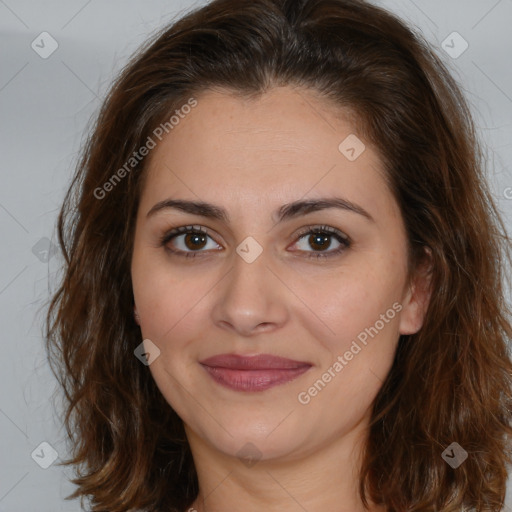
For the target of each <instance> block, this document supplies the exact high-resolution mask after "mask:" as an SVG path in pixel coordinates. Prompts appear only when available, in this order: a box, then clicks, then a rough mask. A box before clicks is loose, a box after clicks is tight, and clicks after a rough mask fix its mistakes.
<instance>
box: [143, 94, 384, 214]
mask: <svg viewBox="0 0 512 512" xmlns="http://www.w3.org/2000/svg"><path fill="white" fill-rule="evenodd" d="M196 99H197V106H195V107H194V108H193V109H191V110H190V111H189V113H188V114H186V115H182V116H181V118H180V120H179V122H178V123H177V124H176V125H174V126H173V128H172V129H171V130H169V133H167V134H164V135H163V137H162V140H161V141H159V142H158V141H157V145H156V147H155V149H154V150H153V152H152V154H151V160H150V161H149V166H148V169H147V172H148V175H147V180H146V186H145V190H144V193H143V200H144V198H147V197H148V196H150V197H151V199H152V200H153V202H155V201H157V200H162V199H164V198H165V197H166V196H168V195H169V194H170V193H171V192H173V193H174V192H176V193H179V194H185V195H187V196H191V198H195V199H197V198H201V199H202V200H205V201H208V202H213V203H218V202H219V198H220V197H222V198H224V199H225V200H226V201H227V202H228V203H229V202H231V203H237V204H238V206H239V207H243V206H250V205H252V206H254V207H255V208H256V207H258V206H259V207H260V208H261V207H263V202H264V201H265V200H266V199H268V200H269V201H271V202H272V201H274V202H275V204H276V205H277V204H278V203H284V202H287V201H293V200H297V199H298V198H301V197H304V196H306V195H307V196H308V197H315V195H316V196H318V197H320V196H321V197H325V196H326V195H329V193H333V192H336V194H335V195H339V194H340V193H343V195H344V196H346V197H347V198H348V199H350V200H353V201H354V202H357V201H360V202H365V203H367V204H372V205H373V207H374V209H375V207H377V208H378V207H380V208H384V209H388V210H389V209H390V208H391V207H392V206H393V205H392V204H391V203H390V201H391V202H392V198H391V194H390V193H389V191H388V190H387V185H386V182H385V179H384V175H383V173H384V171H383V163H382V162H381V160H380V158H379V156H378V153H377V151H376V150H375V149H374V148H373V147H372V146H371V145H370V144H369V143H368V142H367V141H363V140H362V139H361V138H360V137H358V136H357V134H356V133H355V127H354V126H353V124H352V123H351V122H350V121H349V119H350V116H349V115H348V114H349V112H348V111H347V112H346V114H347V115H344V112H343V109H337V110H334V109H333V106H332V104H331V103H328V102H327V101H326V100H323V99H321V98H320V97H319V96H318V95H315V94H313V93H312V92H311V91H308V90H304V89H297V88H291V87H280V88H275V89H272V90H270V91H269V92H267V93H265V94H263V95H262V96H261V97H259V98H257V99H247V98H242V97H240V96H238V95H235V94H232V93H229V92H227V91H225V92H222V91H207V92H204V93H203V94H201V95H198V96H196ZM187 110H188V109H187ZM347 149H348V150H349V152H348V153H347ZM351 150H353V151H351ZM354 156H355V157H356V158H354ZM349 157H350V158H349ZM194 196H195V197H194ZM149 207H150V206H149Z"/></svg>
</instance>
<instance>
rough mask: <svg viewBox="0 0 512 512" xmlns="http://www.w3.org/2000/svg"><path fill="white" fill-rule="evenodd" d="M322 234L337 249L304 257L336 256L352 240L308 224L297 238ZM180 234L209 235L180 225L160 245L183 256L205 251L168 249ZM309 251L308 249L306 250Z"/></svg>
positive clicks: (348, 245) (195, 227) (163, 237)
mask: <svg viewBox="0 0 512 512" xmlns="http://www.w3.org/2000/svg"><path fill="white" fill-rule="evenodd" d="M319 233H320V234H324V235H330V236H333V237H334V238H335V239H336V240H337V241H338V242H339V243H340V244H341V245H340V247H339V248H338V249H335V250H333V251H329V252H325V251H324V252H312V253H311V254H309V255H308V256H305V257H306V258H316V259H319V258H331V257H334V256H337V255H338V254H340V253H342V252H343V251H345V250H346V249H348V248H349V247H350V246H351V244H352V242H351V240H350V239H349V238H348V237H347V236H346V235H344V234H343V233H342V232H341V231H339V230H337V229H335V228H332V227H330V226H308V227H307V228H304V229H303V230H301V231H300V232H299V233H298V234H297V237H298V240H300V239H301V238H303V237H304V236H306V235H314V234H319ZM182 234H201V235H206V236H208V237H210V235H209V234H208V232H207V231H206V230H204V229H203V228H202V227H200V226H181V227H179V228H175V229H172V230H171V231H168V232H167V233H165V234H164V235H163V236H162V237H161V238H160V246H162V247H164V248H165V249H166V250H167V251H168V252H170V253H172V254H173V255H176V256H180V257H185V258H195V257H197V256H198V254H199V253H201V252H205V251H181V250H176V249H170V248H169V247H167V244H168V243H169V242H170V241H171V240H172V239H173V238H175V237H177V236H179V235H182ZM210 238H211V237H210ZM306 252H309V251H306Z"/></svg>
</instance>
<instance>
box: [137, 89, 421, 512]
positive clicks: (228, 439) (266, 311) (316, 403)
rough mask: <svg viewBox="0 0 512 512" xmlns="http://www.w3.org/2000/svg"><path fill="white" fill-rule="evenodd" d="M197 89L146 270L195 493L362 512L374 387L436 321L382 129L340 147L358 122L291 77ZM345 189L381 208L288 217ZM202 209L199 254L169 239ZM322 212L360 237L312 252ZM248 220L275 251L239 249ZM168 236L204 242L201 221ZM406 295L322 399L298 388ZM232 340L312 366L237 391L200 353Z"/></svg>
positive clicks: (163, 169) (157, 181) (222, 507)
mask: <svg viewBox="0 0 512 512" xmlns="http://www.w3.org/2000/svg"><path fill="white" fill-rule="evenodd" d="M196 98H197V100H198V105H197V106H196V107H195V108H194V109H193V110H192V112H191V113H190V114H188V115H187V116H186V117H185V118H184V119H182V120H181V121H180V123H179V124H178V125H177V126H176V127H175V128H174V129H173V130H172V131H171V132H169V134H168V135H166V137H165V138H163V140H162V142H161V143H159V144H158V145H157V147H156V148H155V149H153V150H152V154H151V155H150V158H151V160H150V161H149V166H148V169H147V171H148V175H147V180H146V182H145V186H144V189H143V192H142V196H141V202H140V205H139V211H138V216H137V224H136V231H135V240H134V249H133V259H132V269H131V270H132V282H133V292H134V300H135V306H136V311H137V313H138V316H139V323H140V327H141V331H142V335H143V338H144V339H150V340H151V341H152V342H153V343H154V344H155V345H156V346H157V347H158V348H159V350H160V355H159V356H158V357H157V358H156V359H155V360H154V362H152V363H151V364H150V366H149V370H150V371H151V373H152V375H153V377H154V379H155V382H156V384H157V386H158V387H159V389H160V390H161V392H162V394H163V395H164V397H165V398H166V400H167V402H168V403H169V404H170V405H171V406H172V407H173V408H174V409H175V410H176V411H177V413H178V414H179V416H180V417H181V418H182V420H183V421H184V423H185V429H186V433H187V436H188V440H189V443H190V446H191V450H192V453H193V457H194V461H195V464H196V468H197V471H198V478H199V485H200V493H199V496H198V499H197V500H196V501H195V502H194V503H193V505H192V506H193V508H194V509H195V510H197V511H199V512H203V511H209V512H235V511H238V510H240V504H241V503H243V508H244V510H245V511H247V512H253V511H254V512H256V511H258V512H260V511H261V510H267V511H278V510H279V511H280V512H283V511H290V512H291V511H298V510H307V511H308V512H320V511H324V510H332V511H334V510H336V511H339V512H349V511H350V512H358V511H361V512H362V511H363V510H365V509H364V508H363V505H362V503H361V500H360V497H359V495H358V491H357V486H358V469H359V463H360V457H361V450H362V447H363V446H364V442H365V438H366V434H367V426H368V421H369V418H370V413H371V406H372V402H373V400H374V398H375V396H376V394H377V393H378V391H379V389H380V388H381V386H382V383H383V381H384V379H385V377H386V375H387V373H388V372H389V370H390V368H391V365H392V361H393V356H394V353H395V350H396V346H397V342H398V339H399V335H400V334H412V333H415V332H417V331H418V330H419V329H420V328H421V325H422V322H423V318H424V314H425V309H426V306H427V303H428V298H429V297H428V291H427V290H428V287H427V285H426V282H425V278H424V277H422V274H420V273H418V274H417V276H416V277H415V278H414V279H413V280H411V281H410V282H408V281H407V275H406V269H407V251H406V234H405V230H404V225H403V220H402V217H401V214H400V210H399V207H398V204H397V203H396V201H395V200H394V198H393V196H392V194H391V192H390V191H389V189H388V187H387V185H386V183H385V181H384V178H383V166H382V162H381V160H380V158H379V155H378V153H377V151H376V149H375V148H373V147H372V146H371V145H370V143H369V142H367V141H364V143H365V145H366V149H365V150H364V151H363V152H362V154H361V155H360V156H359V157H358V158H357V159H356V160H355V161H349V160H348V159H347V158H346V157H345V156H344V155H343V154H342V153H341V152H340V151H339V150H338V146H339V144H340V142H341V141H343V140H344V139H345V138H346V137H347V136H348V135H350V134H354V133H355V132H354V128H353V127H352V126H351V124H350V122H349V121H348V120H347V118H346V116H341V115H340V114H339V113H338V115H335V114H334V110H333V108H332V105H330V104H328V103H327V102H326V100H323V99H321V98H320V97H318V96H317V95H316V94H315V93H313V92H312V91H308V90H305V89H297V88H292V87H290V86H286V87H280V88H274V89H271V90H270V91H268V92H267V93H265V95H264V96H263V97H261V98H259V99H257V100H244V99H240V98H239V97H237V96H234V95H232V94H230V93H228V92H227V91H220V90H217V91H211V90H210V91H207V92H204V93H203V94H201V95H199V96H196ZM334 196H337V197H343V198H345V199H348V200H349V201H351V202H353V203H356V204H357V205H359V206H361V207H362V208H364V209H365V210H366V211H367V212H368V213H369V214H370V215H371V217H372V218H373V220H369V219H367V218H366V217H364V216H363V215H360V214H358V213H355V212H352V211H347V210H342V209H335V208H329V209H324V210H320V211H316V212H313V213H308V214H302V215H300V216H298V217H297V218H292V219H289V220H285V221H283V222H281V223H276V221H275V219H274V218H273V213H274V212H275V211H276V210H277V209H278V208H280V207H281V206H282V205H284V204H286V203H291V202H293V201H296V200H300V199H318V198H321V197H322V198H330V197H334ZM171 197H172V198H173V199H187V200H192V201H199V200H201V201H205V202H208V203H213V204H215V205H217V206H219V207H222V208H224V209H225V210H226V211H227V213H228V215H229V222H228V223H225V222H223V221H220V220H213V219H209V218H204V217H202V216H199V215H195V214H190V213H186V212H183V211H179V210H176V209H170V208H169V209H164V210H160V211H158V212H157V213H155V214H154V215H150V216H149V217H148V216H147V214H148V212H149V211H150V210H151V208H152V207H153V206H154V205H155V204H156V203H158V202H159V201H162V200H165V199H167V198H171ZM189 225H194V226H202V227H204V228H205V229H206V230H207V231H208V234H209V238H208V237H207V238H206V241H207V243H205V244H203V247H202V248H200V249H199V251H202V252H201V254H199V255H198V256H197V257H195V258H184V257H180V256H178V255H174V254H171V253H169V252H167V251H166V250H165V248H164V247H162V246H161V245H160V244H159V239H160V238H161V237H162V236H163V235H164V234H165V233H166V232H168V231H169V230H170V229H171V228H175V227H179V226H189ZM309 226H311V227H315V226H330V227H333V228H337V229H339V230H340V231H341V232H342V233H344V234H345V235H346V236H348V237H349V238H350V239H351V245H350V247H348V248H345V249H344V250H343V251H342V252H341V253H339V254H337V255H334V256H332V257H326V258H320V259H316V258H308V257H307V256H308V255H311V254H315V253H318V252H319V251H318V249H317V250H316V251H315V245H312V244H311V243H308V240H309V241H310V237H309V235H300V236H298V232H299V230H301V228H307V227H309ZM248 236H251V237H253V238H254V239H255V240H256V241H257V242H258V243H259V245H260V246H261V248H262V249H263V251H262V253H261V254H260V255H259V256H258V257H257V258H256V260H255V261H253V262H252V263H248V262H247V261H245V260H244V259H243V258H242V257H240V256H239V255H238V253H237V252H236V248H237V246H238V245H239V244H240V243H241V242H242V241H243V240H245V239H246V238H247V237H248ZM329 240H330V241H331V244H330V245H329ZM167 246H168V247H170V248H174V249H177V250H178V249H181V250H184V251H189V252H193V251H194V246H193V245H192V244H190V243H189V244H188V245H185V235H181V236H178V237H177V238H175V239H173V240H171V241H170V242H168V243H167ZM322 247H323V249H321V251H320V252H322V251H323V252H324V253H328V252H333V251H335V250H336V249H337V248H339V247H340V243H339V242H337V240H336V238H335V237H331V238H328V239H327V241H326V242H325V243H324V245H323V246H322ZM394 303H399V305H401V311H400V312H397V313H396V315H395V316H394V318H393V319H391V320H389V319H388V320H389V321H388V322H386V323H385V326H384V328H382V329H381V330H380V331H379V332H378V334H377V335H376V336H374V337H373V338H369V341H368V343H367V345H366V346H362V350H361V351H360V352H358V353H357V355H354V357H353V358H352V360H350V361H347V363H348V364H347V365H346V366H344V368H343V370H342V371H340V372H339V373H336V376H335V377H334V378H332V379H331V381H330V382H329V383H328V384H327V385H326V386H325V387H324V388H323V389H322V390H321V391H320V392H318V393H317V395H316V396H314V397H312V398H311V400H310V401H309V403H307V404H306V405H304V404H302V403H300V402H299V400H298V395H299V393H301V392H304V391H307V390H308V389H309V388H310V387H311V386H312V385H313V384H314V383H315V382H316V381H317V380H318V379H319V378H321V376H322V374H324V372H326V371H327V369H328V368H330V367H332V366H333V363H334V362H335V361H336V360H337V357H338V356H340V355H341V356H343V354H344V353H345V352H346V351H347V350H349V349H350V346H351V343H352V342H353V340H355V339H356V338H357V335H358V334H359V333H361V332H362V331H364V330H365V328H368V327H370V326H374V325H375V323H376V321H377V320H379V318H381V316H380V315H382V314H385V313H386V311H387V310H389V309H390V308H392V305H393V304H394ZM360 345H361V344H360ZM233 352H234V353H238V354H244V355H253V354H261V353H267V354H273V355H278V356H282V357H287V358H290V359H294V360H298V361H305V362H309V363H310V364H311V365H312V367H311V368H310V370H308V371H307V372H306V373H305V374H303V375H301V376H300V377H299V378H297V379H295V380H293V381H291V382H287V383H285V384H283V385H280V386H277V387H274V388H271V389H269V390H266V391H262V392H249V393H248V392H240V391H233V390H230V389H227V388H224V387H222V386H220V385H219V384H217V383H216V382H214V381H213V380H212V378H211V377H210V376H209V374H208V373H207V372H205V370H204V369H203V368H202V366H201V365H200V364H199V361H201V360H203V359H205V358H207V357H210V356H213V355H217V354H223V353H233ZM249 442H250V443H252V444H253V445H254V446H255V447H256V448H257V450H258V455H257V456H256V459H257V460H256V463H255V464H244V463H243V462H242V461H241V460H240V457H241V454H244V450H245V451H247V450H248V448H247V447H246V444H247V443H249ZM244 446H245V448H243V447H244ZM240 450H242V452H240ZM371 510H372V511H381V510H384V509H383V508H379V507H377V506H375V505H373V504H372V506H371Z"/></svg>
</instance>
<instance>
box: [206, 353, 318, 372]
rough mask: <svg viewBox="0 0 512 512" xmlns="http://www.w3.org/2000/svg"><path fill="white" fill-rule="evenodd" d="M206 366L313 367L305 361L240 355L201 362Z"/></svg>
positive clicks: (255, 367)
mask: <svg viewBox="0 0 512 512" xmlns="http://www.w3.org/2000/svg"><path fill="white" fill-rule="evenodd" d="M200 363H201V364H203V365H205V366H211V367H216V368H228V369H230V370H277V369H281V370H289V369H296V368H304V367H305V366H311V364H310V363H307V362H305V361H295V360H293V359H287V358H285V357H279V356H273V355H271V354H258V355H254V356H242V355H239V354H220V355H217V356H212V357H209V358H207V359H204V360H202V361H200Z"/></svg>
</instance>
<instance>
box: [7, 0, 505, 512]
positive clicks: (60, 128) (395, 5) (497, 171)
mask: <svg viewBox="0 0 512 512" xmlns="http://www.w3.org/2000/svg"><path fill="white" fill-rule="evenodd" d="M202 3H203V2H195V3H192V2H191V1H187V0H181V1H177V0H167V1H166V0H152V1H147V2H142V1H136V0H109V1H101V2H100V1H99V0H89V1H87V0H67V1H64V0H59V1H57V0H47V1H36V0H0V35H1V46H0V48H1V50H0V52H1V56H0V119H1V125H0V130H1V134H0V144H1V154H0V162H1V167H0V169H1V178H2V179H1V187H0V228H1V241H2V243H1V244H0V318H1V321H2V324H1V325H2V344H1V348H2V355H1V357H0V382H1V386H0V434H1V435H0V512H2V511H4V512H6V511H8V512H18V511H19V512H30V511H38V512H57V511H66V512H73V511H79V510H80V507H79V504H78V502H76V501H75V502H69V501H65V500H64V496H65V495H67V494H69V493H70V492H71V490H72V489H73V486H71V484H69V483H68V482H67V476H68V474H69V472H70V470H69V469H66V470H65V469H63V468H62V467H59V466H58V465H57V463H58V460H57V461H56V462H55V463H54V464H52V465H51V466H50V467H49V468H48V469H42V468H41V467H39V465H38V464H36V462H35V461H34V460H33V459H32V458H31V453H32V452H33V451H34V449H36V448H37V447H38V446H39V444H40V443H41V442H43V441H46V442H48V443H49V444H50V445H52V446H53V447H54V448H55V449H56V450H57V452H58V453H59V455H60V458H61V459H63V458H65V455H66V444H65V436H64V431H63V429H62V428H61V426H60V425H59V421H58V419H57V418H56V417H55V414H54V409H53V405H52V396H53V393H54V389H55V381H54V379H53V377H52V375H51V373H50V371H49V369H48V365H47V363H46V355H45V352H44V345H43V341H42V335H41V322H42V318H43V314H44V310H43V309H41V308H42V306H43V305H44V304H45V301H46V299H47V297H48V287H49V286H50V285H52V287H54V285H55V280H54V278H55V276H56V272H57V271H58V269H59V267H60V265H61V257H60V255H59V254H56V255H53V253H52V251H51V247H49V245H48V239H53V240H54V239H55V238H54V223H55V220H56V215H57V211H58V208H59V206H60V203H61V201H62V198H63V194H64V191H65V189H66V187H67V185H68V183H69V180H70V177H71V174H72V169H73V167H74V164H75V163H76V158H77V154H78V151H79V148H80V144H81V142H82V140H83V136H84V133H85V130H86V128H87V126H88V121H89V118H90V116H91V115H92V114H93V113H94V112H95V111H96V110H97V108H98V107H99V105H100V102H101V99H102V98H103V97H104V95H105V92H106V91H107V88H108V85H109V83H110V82H111V80H112V78H113V77H114V76H115V74H116V72H117V71H119V69H120V68H121V67H122V65H123V64H124V63H125V62H126V59H127V58H128V56H129V55H130V54H131V53H132V51H134V50H135V49H136V47H137V46H138V45H139V44H140V43H141V42H142V41H143V40H144V39H145V38H146V37H147V36H148V35H149V34H151V33H152V32H153V31H154V30H155V29H158V28H160V27H161V26H162V25H163V24H164V23H166V22H168V21H171V20H172V19H174V18H175V17H176V16H179V15H180V14H182V13H183V12H184V11H187V10H188V9H189V8H190V7H192V5H201V4H202ZM379 3H380V4H381V5H383V6H384V7H387V8H389V9H390V10H392V11H394V12H396V13H398V14H399V15H401V17H402V18H404V19H405V20H408V21H409V22H410V23H412V24H414V25H416V26H417V27H419V28H420V29H421V31H422V32H423V33H424V34H425V36H426V37H427V39H428V40H429V41H430V42H432V43H433V44H434V45H435V46H436V47H437V48H438V53H440V54H441V55H443V58H444V60H445V61H446V62H447V63H448V64H449V66H450V69H451V70H452V71H453V73H454V74H455V75H456V77H457V78H458V80H459V82H460V83H461V84H462V85H463V87H464V90H465V91H466V94H467V96H468V98H469V100H470V103H471V105H472V107H473V111H474V114H475V117H476V120H477V123H478V126H479V128H480V131H481V136H482V138H483V139H484V141H485V143H486V145H487V152H488V159H489V161H490V164H491V165H490V169H491V174H490V180H491V182H492V187H493V191H494V193H495V196H496V199H497V200H498V203H499V206H500V208H501V210H502V212H503V213H504V215H505V219H506V221H507V224H508V227H509V229H510V225H511V219H512V188H509V187H512V173H511V165H510V164H511V162H512V143H511V140H512V123H511V117H512V71H511V64H512V57H511V50H512V35H511V26H510V23H511V21H512V0H499V1H498V0H428V1H427V0H414V1H413V0H383V1H381V2H379ZM43 31H46V32H48V33H50V34H51V36H52V37H53V38H54V39H55V40H56V41H57V43H58V45H59V46H58V48H57V50H56V51H55V52H54V53H53V54H52V55H51V56H50V57H48V58H47V59H43V58H41V57H40V56H39V55H38V54H37V53H36V52H35V51H34V50H33V49H32V48H31V43H32V41H33V40H35V39H36V38H37V37H38V36H39V34H41V32H43ZM454 31H456V32H458V33H459V34H460V35H461V36H462V37H463V38H464V39H465V40H466V41H467V43H468V44H469V47H468V49H467V50H466V51H465V52H464V53H463V54H462V55H461V56H459V57H458V58H456V59H454V58H452V57H450V56H449V55H448V54H447V53H446V52H445V51H444V50H443V41H444V40H446V38H447V36H449V35H450V34H451V33H452V32H454ZM37 41H39V39H37V40H36V42H37ZM445 44H449V45H451V46H454V47H455V50H460V49H461V48H462V47H461V46H460V44H461V42H460V40H458V39H454V42H453V43H451V39H448V41H447V43H445ZM46 48H48V47H46ZM452 51H453V50H452ZM511 231H512V230H511ZM49 248H50V252H49V261H45V260H48V253H45V251H48V249H49ZM45 254H46V257H45ZM52 278H53V280H52ZM36 454H39V455H40V458H39V460H43V459H44V458H45V457H48V450H47V448H44V449H43V451H42V452H41V449H39V451H36ZM41 454H44V456H43V455H41ZM35 458H37V457H36V456H35ZM508 502H509V504H512V499H511V498H510V497H509V498H508ZM509 507H510V505H509ZM508 510H512V507H511V508H508Z"/></svg>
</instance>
